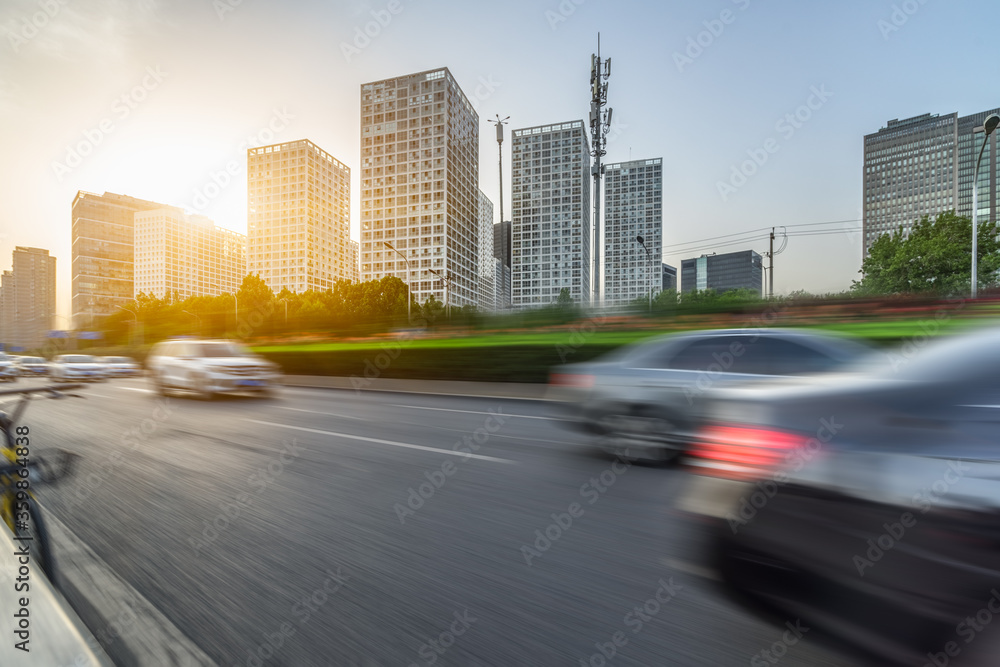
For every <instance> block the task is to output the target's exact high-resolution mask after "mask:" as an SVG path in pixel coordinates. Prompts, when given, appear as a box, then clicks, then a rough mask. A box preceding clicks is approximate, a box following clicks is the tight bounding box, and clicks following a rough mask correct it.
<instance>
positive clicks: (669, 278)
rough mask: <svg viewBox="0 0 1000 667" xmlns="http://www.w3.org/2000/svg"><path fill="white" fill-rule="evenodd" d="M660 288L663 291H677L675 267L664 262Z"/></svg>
mask: <svg viewBox="0 0 1000 667" xmlns="http://www.w3.org/2000/svg"><path fill="white" fill-rule="evenodd" d="M660 288H661V289H662V290H663V291H664V292H676V291H677V267H675V266H670V265H669V264H667V263H666V262H664V263H663V283H662V284H661V286H660Z"/></svg>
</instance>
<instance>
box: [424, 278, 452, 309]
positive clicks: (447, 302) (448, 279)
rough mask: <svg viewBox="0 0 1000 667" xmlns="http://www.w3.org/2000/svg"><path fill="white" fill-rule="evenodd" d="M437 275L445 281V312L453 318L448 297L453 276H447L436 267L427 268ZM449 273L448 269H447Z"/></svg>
mask: <svg viewBox="0 0 1000 667" xmlns="http://www.w3.org/2000/svg"><path fill="white" fill-rule="evenodd" d="M427 270H428V271H430V272H431V273H433V274H434V275H435V276H437V277H438V278H440V279H441V282H443V283H444V308H445V312H446V313H447V314H448V319H449V320H450V319H451V300H450V299H449V298H448V293H449V292H450V291H451V278H446V277H445V276H444V275H442V274H440V273H438V272H437V271H435V270H434V269H427ZM445 272H446V273H447V270H446V271H445Z"/></svg>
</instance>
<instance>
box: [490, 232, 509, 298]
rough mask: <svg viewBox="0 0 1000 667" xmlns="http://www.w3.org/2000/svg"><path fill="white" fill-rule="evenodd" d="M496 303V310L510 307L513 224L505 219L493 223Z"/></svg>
mask: <svg viewBox="0 0 1000 667" xmlns="http://www.w3.org/2000/svg"><path fill="white" fill-rule="evenodd" d="M493 257H494V258H496V260H497V264H495V265H494V266H495V268H494V278H493V286H494V290H493V291H494V294H495V297H494V301H493V302H494V304H495V306H494V307H495V309H496V310H506V309H507V308H510V266H511V224H510V220H503V221H501V222H497V223H494V225H493Z"/></svg>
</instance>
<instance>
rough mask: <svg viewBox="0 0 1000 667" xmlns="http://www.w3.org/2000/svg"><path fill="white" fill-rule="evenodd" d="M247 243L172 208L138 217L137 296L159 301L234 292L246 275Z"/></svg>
mask: <svg viewBox="0 0 1000 667" xmlns="http://www.w3.org/2000/svg"><path fill="white" fill-rule="evenodd" d="M246 249H247V237H246V236H244V235H243V234H239V233H237V232H234V231H231V230H228V229H223V228H222V227H216V226H215V225H214V224H213V222H212V221H211V220H209V219H208V218H206V217H205V216H202V215H187V214H185V213H184V211H182V210H181V209H179V208H176V207H174V206H164V207H163V208H158V209H152V210H149V211H138V212H137V213H136V214H135V294H136V296H138V295H139V294H140V293H145V294H151V295H154V296H156V297H158V298H161V299H162V298H164V297H167V296H172V295H176V296H177V297H178V298H180V299H186V298H188V297H191V296H211V295H216V294H231V293H234V292H236V291H237V290H238V289H239V288H240V285H241V284H242V283H243V278H244V277H245V276H246V275H247V256H246Z"/></svg>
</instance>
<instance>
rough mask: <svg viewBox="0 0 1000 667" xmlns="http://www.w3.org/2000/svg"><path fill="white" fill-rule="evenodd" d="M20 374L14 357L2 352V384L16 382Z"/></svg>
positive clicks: (0, 359) (0, 366)
mask: <svg viewBox="0 0 1000 667" xmlns="http://www.w3.org/2000/svg"><path fill="white" fill-rule="evenodd" d="M20 374H21V372H20V370H18V368H17V364H16V363H15V362H14V357H12V356H10V355H9V354H6V353H4V352H0V382H15V381H17V378H18V376H19V375H20Z"/></svg>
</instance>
